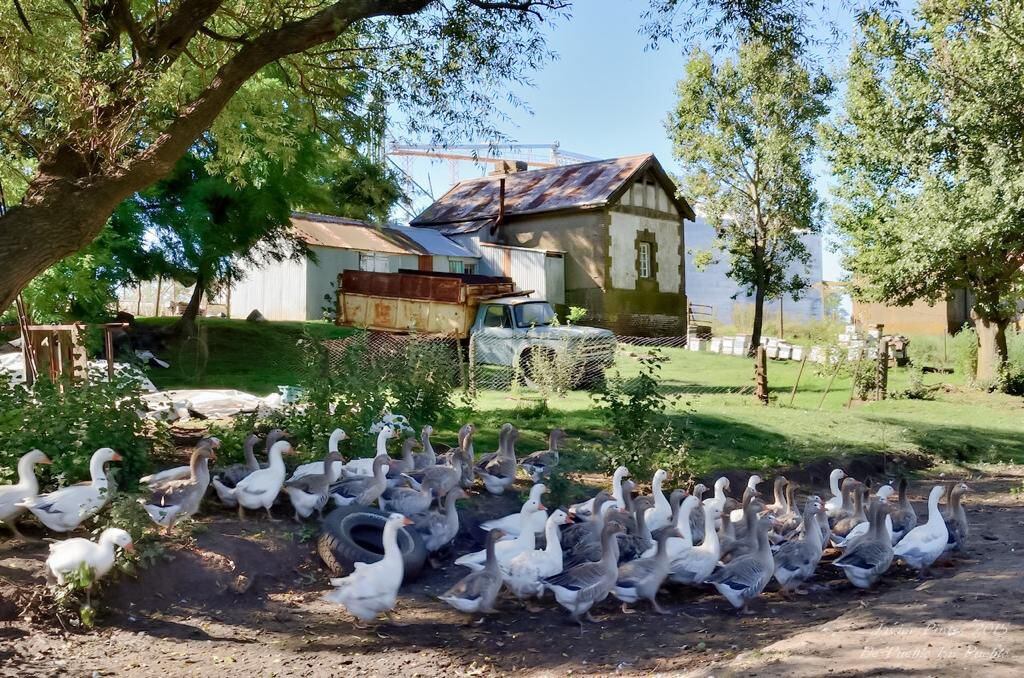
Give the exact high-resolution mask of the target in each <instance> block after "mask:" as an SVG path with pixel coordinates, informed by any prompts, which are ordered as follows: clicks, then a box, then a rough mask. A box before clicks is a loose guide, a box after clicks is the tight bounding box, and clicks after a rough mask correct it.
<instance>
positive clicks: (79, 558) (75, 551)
mask: <svg viewBox="0 0 1024 678" xmlns="http://www.w3.org/2000/svg"><path fill="white" fill-rule="evenodd" d="M115 546H120V547H121V548H123V549H124V550H125V551H129V552H130V551H134V550H135V547H134V546H133V545H132V537H131V535H130V534H128V533H127V532H125V531H124V530H122V529H120V528H117V527H108V528H107V529H105V530H103V532H102V533H100V538H99V539H98V540H97V541H95V542H93V541H89V540H88V539H84V538H82V537H75V538H73V539H65V540H64V541H58V542H55V543H53V544H50V555H49V556H48V557H47V558H46V575H47V579H50V580H51V581H55V582H56V583H57V584H58V585H63V584H64V582H65V581H66V580H67V576H68V575H69V574H72V573H74V572H77V571H78V568H80V567H82V566H83V565H85V566H86V567H88V568H89V570H90V571H91V572H92V579H93V582H94V583H95V582H96V581H99V580H100V579H102V578H103V577H104V576H105V575H106V574H107V573H108V572H110V570H111V569H112V568H113V567H114V555H115V554H114V547H115ZM90 588H91V587H90Z"/></svg>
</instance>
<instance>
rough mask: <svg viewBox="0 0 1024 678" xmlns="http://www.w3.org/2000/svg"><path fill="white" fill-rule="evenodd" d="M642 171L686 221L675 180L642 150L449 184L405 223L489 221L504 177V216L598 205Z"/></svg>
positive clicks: (451, 227) (451, 229)
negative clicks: (655, 180) (650, 174)
mask: <svg viewBox="0 0 1024 678" xmlns="http://www.w3.org/2000/svg"><path fill="white" fill-rule="evenodd" d="M648 169H650V170H652V171H653V173H654V174H655V176H656V177H658V179H659V181H660V182H661V183H662V184H663V186H664V188H665V190H666V192H667V193H668V194H669V195H670V196H672V199H673V201H674V202H675V205H676V208H677V209H678V210H679V213H680V214H681V215H682V216H684V217H686V218H687V219H691V220H692V219H693V218H694V214H693V209H691V207H690V205H689V204H687V202H686V201H685V200H683V199H682V198H679V197H678V196H677V195H676V190H677V189H676V185H675V183H674V182H673V181H672V179H671V178H670V177H669V176H668V173H666V172H665V170H664V168H663V167H662V166H661V163H659V162H658V159H657V158H656V157H654V154H652V153H646V154H643V155H631V156H625V157H622V158H611V159H608V160H594V161H591V162H583V163H578V164H575V165H563V166H561V167H551V168H547V169H537V170H529V171H526V172H513V173H510V174H502V175H489V176H486V177H479V178H476V179H467V180H465V181H461V182H459V183H457V184H455V186H453V187H452V188H451V189H450V190H449V191H448V192H447V193H445V194H444V195H443V196H441V198H439V199H438V200H437V201H436V202H434V204H433V205H431V206H430V207H428V208H427V209H426V210H424V211H423V212H422V213H421V214H420V215H419V216H417V217H416V218H415V219H413V220H412V222H411V224H412V225H413V226H419V227H428V228H433V229H436V230H439V231H441V232H443V233H469V232H473V231H477V230H479V229H480V228H483V227H484V226H488V225H491V224H493V223H494V220H495V218H496V217H497V214H498V206H499V202H500V199H499V192H500V185H501V179H504V180H505V216H506V217H515V216H523V215H529V214H540V213H543V212H554V211H560V210H567V209H590V208H595V207H603V206H605V205H607V204H608V203H610V202H612V201H613V200H614V199H616V198H617V197H618V196H619V195H620V194H621V192H622V191H624V190H625V188H626V187H627V186H628V185H629V184H630V182H631V181H632V180H633V179H634V178H635V177H636V176H637V175H638V174H640V173H641V172H644V171H645V170H648Z"/></svg>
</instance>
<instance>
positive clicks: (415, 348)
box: [226, 332, 460, 459]
mask: <svg viewBox="0 0 1024 678" xmlns="http://www.w3.org/2000/svg"><path fill="white" fill-rule="evenodd" d="M302 348H303V354H304V357H305V363H306V365H305V369H304V370H303V376H301V377H300V379H299V380H298V382H299V386H300V387H301V388H302V396H301V398H300V399H299V401H298V402H296V403H294V404H292V405H288V406H285V407H284V408H282V409H280V410H277V411H275V412H273V413H272V414H271V415H269V416H268V417H267V418H266V419H264V420H262V421H261V422H259V423H258V425H259V428H260V429H262V430H267V429H270V428H274V427H280V428H285V429H287V430H288V432H289V433H290V438H291V439H292V440H293V441H295V443H296V448H297V450H298V451H299V452H300V453H301V454H302V455H303V457H305V458H307V459H319V458H320V457H322V456H323V454H324V453H325V451H326V449H327V439H328V438H329V437H330V434H331V431H333V430H334V429H335V428H339V427H340V428H342V429H344V430H345V432H346V433H347V434H348V435H349V438H350V439H351V440H352V443H351V448H352V449H356V450H366V451H370V450H372V449H373V444H374V439H375V437H376V436H375V434H374V433H373V432H372V431H371V427H372V426H373V425H374V423H376V422H378V421H380V419H381V418H382V417H383V416H384V415H385V414H386V413H388V412H396V413H401V414H403V415H405V416H406V417H408V419H409V421H410V422H411V424H412V425H413V427H414V428H417V429H418V428H419V427H421V426H423V425H424V424H431V425H433V426H436V427H440V426H444V425H446V424H450V423H452V422H454V421H455V415H456V409H457V406H456V397H457V389H458V384H459V378H460V374H459V368H460V365H459V357H458V353H457V352H456V350H455V349H454V348H453V347H452V346H451V345H450V344H449V343H447V342H443V341H432V340H418V339H415V338H414V339H409V340H407V341H402V342H400V343H399V342H392V341H390V340H382V341H374V339H373V335H371V334H369V333H367V332H358V333H356V334H354V335H352V336H351V337H348V338H346V339H345V340H343V341H340V342H332V343H331V344H330V346H329V347H328V346H327V345H325V344H324V343H323V342H320V341H317V340H314V339H312V338H307V339H305V340H303V344H302ZM256 424H257V422H255V421H253V420H243V421H241V422H240V423H237V424H236V425H235V426H233V427H232V429H231V430H230V431H229V432H227V435H226V437H227V438H228V441H229V442H228V443H227V444H226V447H228V448H229V451H228V452H227V454H228V455H233V454H235V452H234V450H235V448H236V446H237V449H238V450H240V449H241V441H242V440H244V438H245V435H246V434H247V433H248V432H249V431H251V430H253V428H254V426H256ZM238 454H239V455H240V452H239V453H238Z"/></svg>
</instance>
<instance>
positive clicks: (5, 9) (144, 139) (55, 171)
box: [0, 0, 567, 308]
mask: <svg viewBox="0 0 1024 678" xmlns="http://www.w3.org/2000/svg"><path fill="white" fill-rule="evenodd" d="M566 6H567V3H565V2H562V1H561V0H502V1H497V0H344V1H342V0H337V1H334V2H331V1H329V0H325V1H322V2H294V1H283V2H282V1H277V0H273V1H271V0H167V1H166V2H148V1H144V0H88V1H87V2H68V1H66V0H37V1H35V2H32V3H25V2H14V3H2V4H0V43H2V49H0V87H2V88H3V90H4V93H5V97H4V99H5V103H4V104H3V105H2V106H0V165H3V167H4V168H3V171H2V172H0V174H2V175H3V176H4V177H5V178H9V177H11V176H12V175H13V176H19V175H18V170H25V171H26V174H24V175H21V176H22V177H23V178H24V183H23V184H22V185H21V186H18V187H12V186H7V188H8V190H9V192H12V193H17V194H19V195H20V196H21V202H20V204H18V205H16V206H15V207H14V208H12V209H11V210H10V211H9V212H8V213H7V214H6V215H4V216H3V217H0V308H6V307H7V306H8V305H9V304H10V303H11V301H12V300H13V298H14V296H15V295H16V294H17V292H18V291H19V290H20V289H21V288H22V287H23V286H24V285H25V284H26V283H27V282H28V281H29V280H31V279H32V277H33V276H35V275H36V274H38V273H40V272H41V271H43V270H44V269H45V268H47V267H48V266H50V265H51V264H53V263H55V262H57V261H58V260H60V259H61V258H63V257H65V256H67V255H69V254H71V253H73V252H76V251H78V250H80V249H82V248H83V247H85V246H86V245H88V244H89V243H90V242H91V241H92V240H93V239H94V238H95V237H96V236H97V234H98V233H99V232H100V230H101V229H102V228H103V225H104V224H105V223H106V221H107V219H108V217H109V216H110V215H111V213H112V212H113V211H114V209H115V208H116V207H117V206H118V204H119V203H120V202H121V201H122V200H124V199H126V198H128V197H129V196H131V195H132V194H134V193H136V192H138V191H141V190H143V189H145V188H146V187H148V186H150V185H152V184H153V183H155V182H156V181H158V180H159V179H161V178H162V177H164V176H166V175H167V174H169V173H170V172H171V170H172V169H173V168H174V166H175V164H176V163H177V162H178V160H179V159H181V158H182V156H184V155H185V153H186V152H187V151H188V150H189V148H190V147H192V145H193V144H194V143H195V142H196V140H197V139H198V138H199V137H200V136H201V135H202V134H203V133H204V132H205V131H206V130H208V129H210V127H211V126H212V125H214V123H215V121H217V120H218V116H220V115H221V113H222V112H223V111H224V110H225V108H226V107H228V106H229V105H230V104H231V102H232V100H233V98H234V97H235V95H236V94H238V93H239V91H240V90H241V89H242V88H243V86H244V85H245V84H246V83H247V82H248V81H250V80H251V79H252V78H253V77H254V76H257V75H258V74H261V73H268V72H273V73H277V74H280V76H281V79H282V80H283V81H286V82H288V83H289V84H290V87H291V88H292V89H293V90H294V91H295V92H296V94H297V95H298V94H301V95H302V96H301V98H302V99H303V100H304V101H305V103H304V104H303V103H301V102H300V103H299V105H300V106H302V108H303V110H305V111H306V113H307V117H308V120H309V124H310V125H311V126H314V127H315V126H316V125H317V124H318V122H319V120H320V119H322V118H323V117H325V116H328V115H329V116H332V117H337V118H340V119H342V120H344V121H346V122H347V123H349V124H351V125H354V126H358V125H359V124H360V123H361V122H362V121H365V119H366V118H367V117H368V114H369V112H370V108H371V106H372V105H376V106H377V107H378V110H379V109H380V107H382V106H385V105H386V106H392V107H395V108H397V109H398V110H400V111H401V112H402V113H403V120H404V121H405V122H406V124H407V125H408V126H409V127H410V128H411V129H412V130H413V131H414V132H417V133H420V135H421V136H422V135H423V134H426V133H431V134H432V135H433V136H434V137H435V138H441V136H442V134H441V133H442V132H444V133H445V134H446V135H448V136H451V135H457V134H458V133H459V132H463V133H467V134H486V133H489V132H492V130H491V129H490V126H489V125H488V120H487V118H486V116H485V112H487V111H490V110H492V109H493V108H494V106H493V101H492V99H491V97H492V96H493V95H494V94H495V93H501V94H502V95H504V93H506V92H507V91H508V87H507V85H508V83H509V82H521V81H524V80H525V79H526V78H527V77H528V73H529V71H530V70H531V69H532V68H534V67H535V66H537V65H539V64H540V63H542V62H543V61H545V60H546V59H547V58H548V57H549V53H548V51H547V50H546V48H545V46H544V25H545V24H546V23H547V22H548V21H549V20H552V19H554V18H556V17H558V16H559V15H561V14H563V12H562V10H563V8H565V7H566ZM352 74H359V75H361V76H364V77H362V78H356V79H355V83H354V85H353V84H352V83H351V78H350V77H349V76H351V75H352ZM256 94H257V95H258V93H256ZM254 100H255V101H258V98H257V99H254ZM250 131H251V132H257V133H258V132H259V130H252V129H251V130H250ZM263 131H264V132H271V130H263ZM273 132H277V135H276V136H280V137H282V138H283V139H284V140H287V139H288V137H289V136H290V135H289V133H288V132H289V130H273ZM274 136H275V135H273V134H270V135H268V137H269V138H270V140H271V141H274V138H273V137H274ZM220 143H221V146H222V148H224V150H225V151H227V152H225V154H224V155H225V157H228V158H230V157H231V155H232V154H231V152H230V150H229V149H228V148H227V147H228V146H229V140H228V139H221V140H220ZM12 168H13V169H12Z"/></svg>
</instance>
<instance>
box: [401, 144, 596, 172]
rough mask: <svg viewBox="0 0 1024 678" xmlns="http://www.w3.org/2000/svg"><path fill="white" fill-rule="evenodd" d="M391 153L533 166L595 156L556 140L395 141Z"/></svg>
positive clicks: (565, 163) (558, 164) (564, 162)
mask: <svg viewBox="0 0 1024 678" xmlns="http://www.w3.org/2000/svg"><path fill="white" fill-rule="evenodd" d="M387 154H388V155H392V156H405V157H422V158H436V159H438V160H448V161H453V162H458V161H468V162H473V163H479V164H491V165H502V164H504V163H507V162H510V161H511V162H523V163H526V165H527V167H530V168H544V167H560V166H562V165H573V164H575V163H579V162H587V161H590V160H595V158H591V157H589V156H586V155H583V154H581V153H572V152H570V151H563V150H562V149H561V148H560V146H559V144H558V142H557V141H556V142H555V143H553V144H455V145H452V146H445V147H443V148H439V147H437V146H431V145H428V144H396V143H392V144H391V145H390V146H388V150H387Z"/></svg>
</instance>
